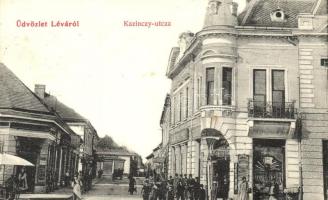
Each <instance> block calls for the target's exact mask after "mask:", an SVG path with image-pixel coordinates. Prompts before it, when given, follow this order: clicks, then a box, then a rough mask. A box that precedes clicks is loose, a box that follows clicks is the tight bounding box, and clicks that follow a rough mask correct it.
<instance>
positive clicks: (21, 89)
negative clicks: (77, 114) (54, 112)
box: [0, 63, 51, 114]
mask: <svg viewBox="0 0 328 200" xmlns="http://www.w3.org/2000/svg"><path fill="white" fill-rule="evenodd" d="M0 108H10V109H17V110H23V111H28V112H38V113H44V114H51V112H50V111H49V109H48V108H47V107H46V106H45V105H44V104H43V103H42V102H41V101H40V99H39V97H37V96H36V95H35V94H34V93H33V92H32V91H31V90H30V89H29V88H28V87H27V86H26V85H25V84H24V83H23V82H22V81H21V80H20V79H19V78H18V77H17V76H16V75H15V74H14V73H13V72H12V71H11V70H9V69H8V68H7V67H6V66H5V65H4V64H3V63H0Z"/></svg>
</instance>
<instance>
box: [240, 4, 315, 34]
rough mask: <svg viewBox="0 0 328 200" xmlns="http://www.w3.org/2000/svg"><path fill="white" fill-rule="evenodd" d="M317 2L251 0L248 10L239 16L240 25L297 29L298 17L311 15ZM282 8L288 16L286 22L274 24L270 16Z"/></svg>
mask: <svg viewBox="0 0 328 200" xmlns="http://www.w3.org/2000/svg"><path fill="white" fill-rule="evenodd" d="M316 2H317V1H316V0H288V1H287V0H282V1H273V0H251V2H250V3H249V5H248V6H247V7H246V9H245V10H244V11H243V12H242V13H240V14H239V16H238V21H239V25H242V26H260V27H286V28H296V27H297V26H298V24H297V15H298V14H300V13H311V10H312V7H313V6H314V5H315V4H316ZM278 8H280V9H281V10H282V11H283V12H284V13H285V14H286V15H287V17H286V21H284V22H272V21H271V17H270V14H271V13H272V12H273V11H274V10H277V9H278Z"/></svg>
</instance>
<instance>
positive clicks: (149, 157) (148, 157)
mask: <svg viewBox="0 0 328 200" xmlns="http://www.w3.org/2000/svg"><path fill="white" fill-rule="evenodd" d="M153 157H154V154H153V153H151V154H149V155H148V156H147V157H146V159H147V160H149V159H151V158H153Z"/></svg>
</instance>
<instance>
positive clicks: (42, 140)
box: [0, 64, 75, 192]
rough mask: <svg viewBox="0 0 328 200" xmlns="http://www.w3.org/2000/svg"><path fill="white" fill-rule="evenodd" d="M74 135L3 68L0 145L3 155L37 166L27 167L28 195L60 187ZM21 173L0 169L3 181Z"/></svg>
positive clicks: (0, 70)
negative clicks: (65, 151)
mask: <svg viewBox="0 0 328 200" xmlns="http://www.w3.org/2000/svg"><path fill="white" fill-rule="evenodd" d="M74 135H75V133H74V132H73V131H72V130H71V129H70V128H69V126H68V125H67V124H66V123H65V122H64V121H63V120H62V119H61V118H60V117H59V116H58V115H57V113H56V112H53V111H52V110H51V109H49V108H48V106H47V105H46V104H44V102H43V101H42V100H41V99H40V97H39V96H37V95H35V94H34V93H33V92H32V91H31V90H29V89H28V87H26V85H24V83H22V81H21V80H19V78H18V77H17V76H15V74H14V73H12V72H11V71H10V70H9V69H8V68H7V67H6V66H5V65H4V64H0V143H1V146H2V149H3V152H5V153H9V154H13V155H17V156H19V157H22V158H24V159H26V160H28V161H30V162H31V163H32V164H34V166H33V167H25V170H26V173H27V185H28V189H27V192H47V191H49V190H51V189H53V188H55V187H57V182H60V180H61V171H63V170H64V168H65V166H66V163H67V160H68V158H67V156H64V155H63V149H65V147H67V146H71V143H72V140H71V139H72V136H74ZM21 169H22V167H13V166H1V168H0V174H1V175H0V181H1V182H2V183H3V181H4V180H3V178H4V179H5V180H6V179H7V178H8V177H9V176H10V175H12V174H13V175H17V174H18V173H19V172H20V171H21Z"/></svg>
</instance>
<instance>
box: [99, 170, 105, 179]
mask: <svg viewBox="0 0 328 200" xmlns="http://www.w3.org/2000/svg"><path fill="white" fill-rule="evenodd" d="M103 173H104V171H103V169H99V170H98V178H101V176H102V175H103Z"/></svg>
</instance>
